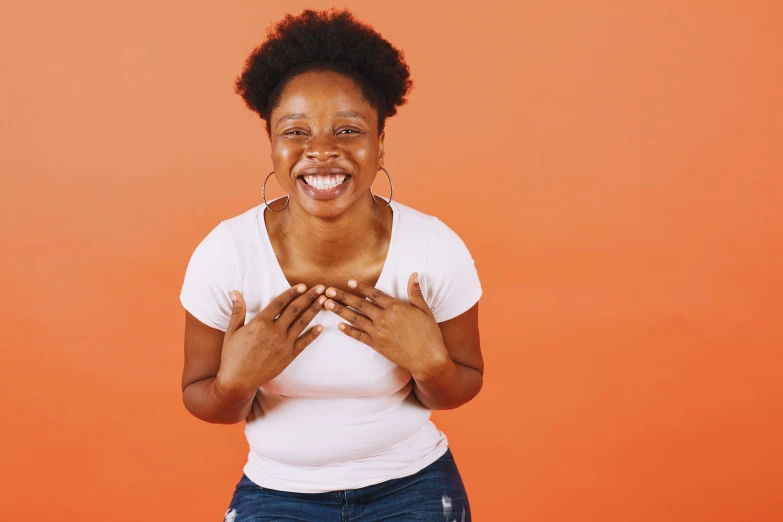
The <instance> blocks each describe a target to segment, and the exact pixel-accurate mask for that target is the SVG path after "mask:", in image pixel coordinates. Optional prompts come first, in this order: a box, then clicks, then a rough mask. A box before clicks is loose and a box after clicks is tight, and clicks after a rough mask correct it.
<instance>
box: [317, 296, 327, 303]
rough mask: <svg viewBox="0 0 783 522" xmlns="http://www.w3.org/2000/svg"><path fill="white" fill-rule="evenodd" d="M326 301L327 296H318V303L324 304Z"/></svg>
mask: <svg viewBox="0 0 783 522" xmlns="http://www.w3.org/2000/svg"><path fill="white" fill-rule="evenodd" d="M324 301H326V297H324V296H321V297H319V298H318V304H321V305H322V304H324Z"/></svg>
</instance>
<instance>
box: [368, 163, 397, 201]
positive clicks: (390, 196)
mask: <svg viewBox="0 0 783 522" xmlns="http://www.w3.org/2000/svg"><path fill="white" fill-rule="evenodd" d="M379 170H382V171H384V172H385V173H386V177H387V178H389V200H388V202H387V203H386V204H385V205H381V204H380V203H378V200H377V199H376V198H375V194H374V193H373V191H372V186H370V194H371V195H372V200H373V201H375V203H377V204H378V206H379V207H381V208H386V207H388V206H389V205H391V200H392V196H393V195H394V184H393V183H392V179H391V176H389V172H388V171H387V170H386V169H385V168H383V167H381V168H380V169H379ZM381 199H383V197H381Z"/></svg>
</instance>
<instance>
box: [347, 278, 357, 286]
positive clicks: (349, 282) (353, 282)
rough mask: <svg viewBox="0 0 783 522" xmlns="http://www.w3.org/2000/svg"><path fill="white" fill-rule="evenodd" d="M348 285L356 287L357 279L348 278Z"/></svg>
mask: <svg viewBox="0 0 783 522" xmlns="http://www.w3.org/2000/svg"><path fill="white" fill-rule="evenodd" d="M348 286H350V287H351V288H356V281H354V280H353V279H350V280H348Z"/></svg>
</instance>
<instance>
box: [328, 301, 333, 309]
mask: <svg viewBox="0 0 783 522" xmlns="http://www.w3.org/2000/svg"><path fill="white" fill-rule="evenodd" d="M326 308H328V309H329V310H331V309H332V308H334V301H327V302H326Z"/></svg>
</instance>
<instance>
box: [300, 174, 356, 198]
mask: <svg viewBox="0 0 783 522" xmlns="http://www.w3.org/2000/svg"><path fill="white" fill-rule="evenodd" d="M327 173H328V174H330V175H340V174H345V175H346V177H345V181H343V182H342V183H340V184H339V185H337V186H336V187H334V188H330V189H328V190H318V189H317V188H315V187H313V186H312V185H308V184H307V183H305V181H304V178H302V176H303V175H305V174H307V175H312V174H316V175H317V174H327ZM352 180H353V176H351V175H350V174H348V173H347V172H346V171H344V170H342V169H322V168H318V169H305V170H303V171H302V173H301V174H299V175H298V176H297V177H296V181H297V184H298V185H299V187H300V188H301V189H302V192H304V193H305V194H306V195H307V196H309V197H311V198H313V199H317V200H327V199H334V198H336V197H339V196H340V194H342V193H343V192H345V191H346V190H347V189H348V184H349V183H351V181H352Z"/></svg>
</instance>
